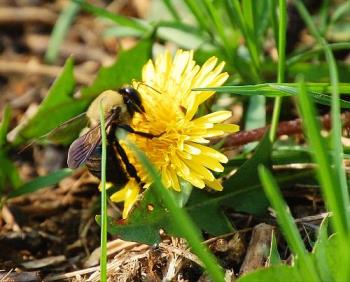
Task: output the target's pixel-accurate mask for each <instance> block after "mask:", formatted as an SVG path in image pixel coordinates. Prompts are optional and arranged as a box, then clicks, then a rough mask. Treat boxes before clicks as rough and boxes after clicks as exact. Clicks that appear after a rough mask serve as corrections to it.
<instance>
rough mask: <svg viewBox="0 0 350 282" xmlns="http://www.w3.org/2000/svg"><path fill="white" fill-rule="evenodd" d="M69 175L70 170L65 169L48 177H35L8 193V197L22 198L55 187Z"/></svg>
mask: <svg viewBox="0 0 350 282" xmlns="http://www.w3.org/2000/svg"><path fill="white" fill-rule="evenodd" d="M71 174H72V170H71V169H69V168H65V169H61V170H57V171H55V172H52V173H50V174H49V175H45V176H40V177H37V178H35V179H34V180H32V181H29V182H27V183H24V184H23V185H21V186H19V187H18V188H17V189H16V190H13V191H12V192H10V194H9V195H8V197H9V198H13V197H17V196H22V195H24V194H27V193H33V192H35V191H37V190H39V189H42V188H45V187H48V186H52V185H55V184H57V183H58V182H59V181H61V180H62V179H63V178H66V177H67V176H69V175H71Z"/></svg>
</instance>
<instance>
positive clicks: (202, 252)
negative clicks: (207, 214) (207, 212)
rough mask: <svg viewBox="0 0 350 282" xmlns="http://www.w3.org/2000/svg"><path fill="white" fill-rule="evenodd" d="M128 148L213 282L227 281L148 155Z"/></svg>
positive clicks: (196, 229)
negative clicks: (133, 153) (144, 169)
mask: <svg viewBox="0 0 350 282" xmlns="http://www.w3.org/2000/svg"><path fill="white" fill-rule="evenodd" d="M127 144H128V146H129V147H130V148H131V149H132V150H133V151H134V152H135V154H136V157H137V159H138V160H139V161H140V163H141V164H142V165H143V167H144V168H146V170H147V172H148V174H149V176H150V177H151V179H152V180H153V181H154V182H153V186H152V189H154V191H155V193H156V195H157V197H159V198H160V199H161V200H162V201H163V202H164V204H165V206H166V207H167V208H168V210H169V212H170V214H171V215H172V220H173V221H175V222H176V224H177V225H178V228H179V230H180V232H181V233H182V234H183V237H184V238H185V239H186V240H187V242H188V244H189V245H190V247H191V249H192V251H193V252H194V253H195V254H196V255H197V256H198V258H199V259H200V260H201V261H202V262H203V264H204V266H205V268H206V270H207V272H208V274H209V275H210V276H211V278H212V279H213V281H225V279H224V275H223V272H222V269H221V268H220V266H219V264H218V262H217V261H216V259H215V257H214V256H213V255H212V254H211V253H210V252H209V250H208V249H207V248H206V247H205V246H204V245H203V244H202V242H201V241H202V238H201V235H200V231H199V230H198V228H197V226H196V225H195V224H194V223H193V222H192V220H191V218H190V217H189V215H188V214H187V213H186V211H185V210H184V209H183V208H181V207H179V206H178V204H177V202H176V200H175V198H174V195H173V194H172V193H171V192H170V191H169V190H168V189H167V188H165V187H164V186H163V184H162V180H161V178H160V176H159V174H158V172H157V170H156V168H155V167H154V166H153V165H152V164H151V162H150V161H149V159H148V158H147V157H146V155H145V154H144V153H143V152H141V151H140V150H139V149H138V148H137V147H136V146H135V145H133V144H131V143H129V142H128V143H127Z"/></svg>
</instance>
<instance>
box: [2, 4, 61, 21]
mask: <svg viewBox="0 0 350 282" xmlns="http://www.w3.org/2000/svg"><path fill="white" fill-rule="evenodd" d="M56 19H57V15H56V14H55V13H52V12H51V11H50V10H48V9H45V8H39V7H16V8H12V7H0V25H5V24H15V23H34V22H35V23H38V22H39V23H44V24H48V25H54V24H55V22H56Z"/></svg>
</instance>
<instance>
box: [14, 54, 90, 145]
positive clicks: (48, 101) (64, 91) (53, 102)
mask: <svg viewBox="0 0 350 282" xmlns="http://www.w3.org/2000/svg"><path fill="white" fill-rule="evenodd" d="M74 88H75V81H74V76H73V60H72V59H71V58H70V59H68V60H67V62H66V64H65V66H64V68H63V71H62V73H61V75H60V76H59V77H58V78H57V79H56V81H55V82H54V84H53V85H52V87H51V89H50V90H49V93H48V94H47V96H46V98H45V99H44V100H43V101H42V103H41V104H40V106H39V108H38V111H37V112H36V113H35V115H34V116H33V117H31V118H30V119H29V120H27V121H26V122H23V123H21V124H20V125H18V126H17V127H16V128H15V129H14V130H13V131H12V132H11V133H10V134H11V135H13V136H12V145H13V146H18V145H20V144H22V143H24V142H26V141H28V140H31V139H36V138H39V137H41V136H43V135H44V134H46V133H47V132H49V131H51V130H52V129H54V128H56V127H58V126H59V125H60V124H62V123H63V122H64V121H66V120H67V119H70V118H72V117H74V116H76V115H77V114H79V113H81V112H82V111H84V109H85V108H86V107H87V106H88V104H89V102H90V100H91V99H87V98H85V99H79V100H78V99H75V98H73V97H72V95H73V91H74ZM78 133H79V132H76V135H75V136H71V137H72V138H75V137H76V136H77V135H78Z"/></svg>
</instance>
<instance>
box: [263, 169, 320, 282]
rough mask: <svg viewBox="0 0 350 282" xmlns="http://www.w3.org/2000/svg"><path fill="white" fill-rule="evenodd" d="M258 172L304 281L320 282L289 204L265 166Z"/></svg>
mask: <svg viewBox="0 0 350 282" xmlns="http://www.w3.org/2000/svg"><path fill="white" fill-rule="evenodd" d="M258 171H259V177H260V179H261V183H262V185H263V188H264V190H265V193H266V196H267V197H268V199H269V201H270V203H271V205H272V207H273V209H274V210H275V211H276V215H277V221H278V224H279V225H280V227H281V229H282V230H283V234H284V237H285V238H286V241H287V243H288V246H289V247H290V249H291V250H292V252H293V253H294V254H295V255H296V256H297V257H298V260H299V261H300V265H301V269H300V270H301V275H302V276H303V278H304V280H303V281H315V282H316V281H320V279H319V277H318V274H317V271H316V267H315V265H314V263H313V261H312V259H311V257H310V256H309V255H308V253H307V250H306V249H305V246H304V243H303V240H302V239H301V236H300V234H299V231H298V228H297V226H296V225H295V223H294V220H293V217H292V215H291V214H290V211H289V208H288V206H287V204H286V203H285V201H284V200H283V197H282V194H281V191H280V190H279V188H278V185H277V183H276V181H275V179H274V178H273V176H272V175H271V173H270V172H269V171H268V169H266V168H265V167H264V166H263V165H261V166H259V168H258Z"/></svg>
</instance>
